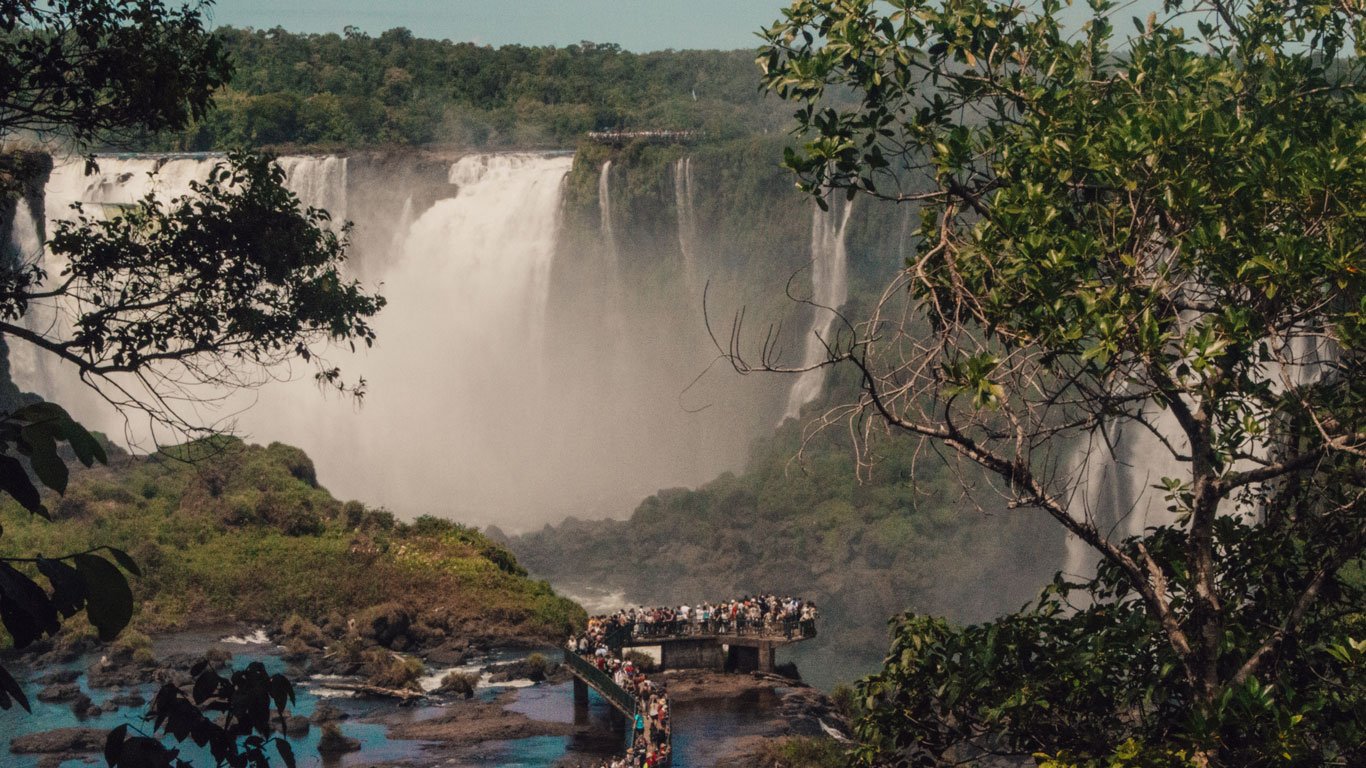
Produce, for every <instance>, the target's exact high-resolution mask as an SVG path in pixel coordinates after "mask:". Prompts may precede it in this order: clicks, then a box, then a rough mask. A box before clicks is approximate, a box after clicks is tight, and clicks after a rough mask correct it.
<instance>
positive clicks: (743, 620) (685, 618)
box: [595, 595, 818, 645]
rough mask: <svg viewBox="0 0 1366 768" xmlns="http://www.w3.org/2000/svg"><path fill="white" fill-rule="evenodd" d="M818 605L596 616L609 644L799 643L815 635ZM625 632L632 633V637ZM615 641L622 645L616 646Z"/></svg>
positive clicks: (736, 602)
mask: <svg viewBox="0 0 1366 768" xmlns="http://www.w3.org/2000/svg"><path fill="white" fill-rule="evenodd" d="M817 615H818V613H817V610H816V604H815V603H811V602H808V601H806V600H802V599H800V598H795V597H778V596H777V595H756V596H750V595H746V596H744V597H739V598H733V599H731V600H723V601H721V602H719V603H701V604H698V605H695V606H688V605H680V606H669V607H660V608H646V607H643V606H642V607H639V608H626V609H623V610H620V611H617V612H616V613H614V614H611V615H608V616H598V617H595V618H596V619H597V621H598V623H599V624H600V625H601V626H602V627H603V635H604V640H605V642H606V643H607V644H608V645H621V644H623V642H624V641H625V640H626V639H627V637H629V639H631V640H648V639H655V638H662V637H680V636H688V635H727V634H729V635H757V636H768V637H783V638H786V639H789V640H791V639H794V638H798V637H812V636H814V635H815V634H816V617H817ZM622 633H629V636H626V635H623V634H622ZM614 640H616V641H617V642H613V641H614Z"/></svg>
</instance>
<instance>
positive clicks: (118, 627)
mask: <svg viewBox="0 0 1366 768" xmlns="http://www.w3.org/2000/svg"><path fill="white" fill-rule="evenodd" d="M75 560H76V570H77V571H79V572H80V574H81V580H82V581H84V582H85V593H86V597H87V599H86V604H85V613H86V616H88V617H89V618H90V623H91V624H93V625H95V629H96V630H98V631H99V635H100V639H101V640H103V641H105V642H109V641H110V640H113V639H114V638H116V637H118V635H119V632H121V631H123V628H124V627H126V626H128V622H129V621H130V620H131V619H132V618H133V592H132V590H130V589H129V588H128V581H127V579H125V578H124V577H123V573H122V572H121V571H119V569H118V568H117V567H115V566H114V564H113V563H111V562H109V561H108V560H105V559H104V558H102V557H98V556H96V555H89V554H80V555H76V557H75Z"/></svg>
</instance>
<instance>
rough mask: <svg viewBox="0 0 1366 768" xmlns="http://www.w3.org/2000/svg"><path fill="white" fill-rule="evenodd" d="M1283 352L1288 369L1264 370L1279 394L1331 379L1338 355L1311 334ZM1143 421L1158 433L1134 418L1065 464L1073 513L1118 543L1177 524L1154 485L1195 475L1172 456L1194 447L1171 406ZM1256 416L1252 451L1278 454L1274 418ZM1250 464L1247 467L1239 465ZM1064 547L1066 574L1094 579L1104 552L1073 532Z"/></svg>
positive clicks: (1242, 509)
mask: <svg viewBox="0 0 1366 768" xmlns="http://www.w3.org/2000/svg"><path fill="white" fill-rule="evenodd" d="M1282 353H1283V354H1284V355H1285V357H1286V360H1287V362H1288V365H1285V366H1282V365H1281V364H1279V363H1276V362H1271V363H1268V364H1266V367H1265V368H1264V369H1263V371H1262V373H1261V378H1262V379H1263V380H1265V381H1267V382H1269V383H1270V384H1271V386H1272V388H1273V390H1274V391H1283V390H1284V388H1285V387H1301V386H1305V385H1307V384H1311V383H1313V382H1315V381H1317V380H1319V379H1320V378H1321V377H1323V376H1325V375H1329V373H1330V365H1331V362H1332V360H1333V359H1334V357H1335V350H1334V349H1333V348H1332V346H1331V345H1330V344H1328V343H1327V342H1322V341H1320V340H1319V339H1316V338H1315V337H1313V336H1294V337H1292V338H1291V339H1290V340H1289V342H1287V343H1286V344H1285V346H1284V348H1283V350H1282ZM1141 418H1142V419H1143V420H1144V421H1146V422H1148V423H1149V424H1150V425H1151V426H1152V429H1148V428H1146V427H1144V426H1143V425H1142V424H1139V423H1137V422H1135V421H1132V420H1127V421H1125V422H1122V423H1112V424H1111V425H1110V427H1109V428H1108V429H1107V430H1106V432H1105V433H1104V434H1103V435H1102V434H1101V433H1099V432H1097V433H1093V434H1091V435H1089V436H1087V438H1086V439H1085V440H1084V441H1082V443H1081V444H1080V445H1079V446H1078V447H1077V449H1076V450H1075V451H1074V453H1073V454H1072V456H1071V457H1070V458H1069V459H1067V460H1065V463H1064V466H1065V467H1067V468H1068V471H1069V472H1070V473H1071V475H1070V476H1071V477H1073V478H1075V479H1076V482H1077V484H1076V487H1075V488H1074V490H1073V493H1072V494H1071V499H1070V503H1069V508H1070V509H1071V511H1072V516H1073V517H1075V518H1077V519H1079V520H1081V519H1085V520H1088V521H1090V522H1092V523H1093V524H1094V525H1095V526H1096V528H1097V530H1099V531H1100V533H1101V535H1102V536H1104V537H1106V538H1108V539H1111V540H1114V541H1119V540H1123V539H1125V538H1129V537H1132V536H1142V535H1143V534H1144V532H1145V531H1147V529H1149V528H1152V527H1155V526H1160V525H1170V524H1172V523H1174V522H1175V517H1174V515H1173V514H1172V512H1171V511H1170V510H1169V509H1168V504H1169V502H1168V501H1167V500H1166V498H1165V491H1163V490H1160V489H1159V488H1158V487H1156V486H1159V485H1160V483H1161V481H1162V478H1164V477H1174V478H1178V479H1182V480H1189V478H1190V466H1189V465H1188V464H1184V463H1181V462H1178V461H1177V460H1176V459H1175V458H1174V457H1173V455H1172V450H1173V449H1174V450H1176V451H1178V452H1180V453H1182V454H1187V455H1188V454H1189V452H1190V443H1189V441H1187V440H1186V437H1185V433H1184V432H1183V431H1182V429H1181V426H1180V424H1179V423H1178V422H1177V420H1176V417H1175V416H1174V415H1173V414H1172V412H1171V409H1169V408H1160V407H1159V406H1157V405H1156V404H1152V403H1149V404H1147V405H1145V406H1144V408H1143V411H1142V413H1141ZM1254 418H1256V419H1257V420H1258V421H1260V422H1261V423H1263V424H1267V425H1268V427H1269V429H1268V430H1267V432H1266V434H1265V435H1263V436H1261V437H1259V438H1256V439H1255V440H1254V441H1252V442H1251V444H1250V445H1249V446H1248V449H1249V452H1250V453H1251V454H1253V455H1256V456H1261V457H1263V458H1268V457H1270V455H1271V454H1272V453H1273V452H1274V451H1275V450H1276V448H1275V446H1274V445H1273V444H1272V443H1271V442H1270V440H1272V439H1274V435H1275V432H1274V423H1273V418H1272V415H1271V414H1268V413H1258V414H1254ZM1154 432H1156V434H1154ZM1157 435H1162V436H1163V438H1165V440H1166V441H1167V442H1169V443H1170V444H1171V447H1170V448H1169V447H1168V446H1167V445H1164V444H1163V441H1162V439H1159V438H1158V436H1157ZM1251 467H1252V465H1251V464H1250V463H1249V464H1248V465H1246V466H1239V467H1238V468H1239V469H1250V468H1251ZM1227 514H1233V515H1242V516H1244V517H1247V518H1256V517H1257V516H1259V515H1260V514H1261V510H1260V509H1258V508H1256V507H1255V506H1249V505H1246V504H1237V505H1235V506H1233V507H1232V508H1231V509H1229V511H1228V512H1227ZM1066 544H1067V559H1066V562H1065V563H1064V565H1063V572H1064V573H1066V574H1068V575H1070V576H1073V577H1090V576H1092V575H1094V573H1095V567H1096V564H1097V563H1098V562H1099V559H1100V556H1099V554H1098V553H1097V552H1096V551H1095V550H1094V549H1092V548H1091V547H1090V546H1089V545H1088V544H1086V543H1085V542H1083V541H1082V540H1081V539H1079V538H1077V537H1076V536H1074V535H1072V534H1068V535H1067V540H1066Z"/></svg>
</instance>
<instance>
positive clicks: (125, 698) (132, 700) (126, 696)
mask: <svg viewBox="0 0 1366 768" xmlns="http://www.w3.org/2000/svg"><path fill="white" fill-rule="evenodd" d="M109 703H110V704H112V705H114V706H115V707H140V706H142V705H143V704H146V703H147V699H144V698H143V697H142V696H141V695H139V694H137V693H132V692H129V693H120V694H119V695H117V696H110V697H109Z"/></svg>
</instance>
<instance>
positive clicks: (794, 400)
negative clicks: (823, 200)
mask: <svg viewBox="0 0 1366 768" xmlns="http://www.w3.org/2000/svg"><path fill="white" fill-rule="evenodd" d="M829 201H830V208H829V210H825V211H822V210H821V209H820V208H819V207H816V208H815V209H814V210H813V211H812V214H811V303H812V304H814V305H815V306H814V307H812V310H813V313H814V314H813V316H812V318H811V330H810V332H809V333H808V334H807V335H806V346H805V349H804V350H803V352H802V362H801V366H802V367H803V368H811V370H809V371H805V372H803V373H801V374H799V375H798V377H797V381H796V382H794V383H793V385H792V390H791V392H790V393H789V394H788V398H787V411H786V412H785V413H784V414H783V420H787V419H791V418H796V417H797V416H799V415H801V411H802V406H804V405H806V404H807V403H809V402H811V401H812V400H815V399H816V398H817V397H818V396H820V393H821V387H823V386H824V385H825V369H824V368H814V367H813V366H817V365H819V364H820V363H821V361H823V360H825V358H826V355H827V352H826V349H825V344H826V343H828V342H830V341H831V338H830V332H831V330H832V329H833V328H834V327H835V314H834V312H835V310H838V309H839V308H840V306H841V305H842V304H844V302H845V301H847V300H848V299H849V254H848V252H847V251H846V250H845V243H844V231H845V228H846V227H847V226H848V225H849V215H850V214H851V213H852V212H853V210H854V205H853V203H852V202H850V201H847V200H843V199H838V198H837V196H835V195H831V196H830V198H829ZM822 339H824V341H822ZM780 423H781V422H780Z"/></svg>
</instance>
